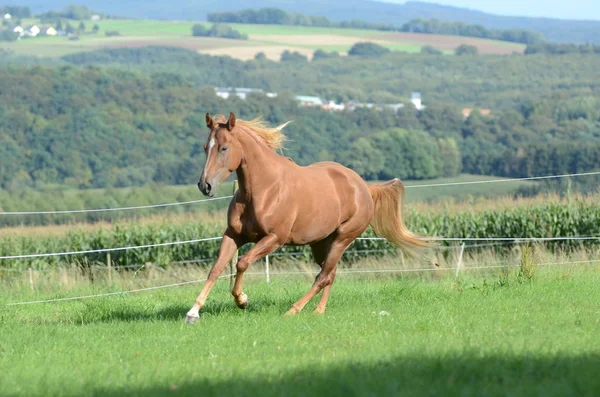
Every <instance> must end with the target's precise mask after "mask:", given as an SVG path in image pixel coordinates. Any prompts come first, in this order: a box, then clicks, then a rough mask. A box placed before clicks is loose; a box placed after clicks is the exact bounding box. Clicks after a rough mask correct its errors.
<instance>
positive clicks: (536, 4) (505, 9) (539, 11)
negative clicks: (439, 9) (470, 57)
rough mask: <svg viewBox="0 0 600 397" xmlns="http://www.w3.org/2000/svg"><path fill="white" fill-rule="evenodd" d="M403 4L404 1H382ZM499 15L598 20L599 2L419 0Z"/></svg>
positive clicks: (579, 0) (555, 0)
mask: <svg viewBox="0 0 600 397" xmlns="http://www.w3.org/2000/svg"><path fill="white" fill-rule="evenodd" d="M384 1H388V2H391V3H405V0H384ZM419 1H427V2H428V3H437V4H444V5H450V6H456V7H465V8H471V9H474V10H478V11H484V12H488V13H492V14H500V15H516V16H529V17H549V18H562V19H594V20H600V0H571V1H567V0H419Z"/></svg>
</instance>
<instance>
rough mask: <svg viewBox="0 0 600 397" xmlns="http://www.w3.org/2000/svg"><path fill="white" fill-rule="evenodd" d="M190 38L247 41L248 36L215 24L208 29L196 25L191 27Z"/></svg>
mask: <svg viewBox="0 0 600 397" xmlns="http://www.w3.org/2000/svg"><path fill="white" fill-rule="evenodd" d="M192 36H194V37H221V38H224V39H235V40H248V35H247V34H244V33H240V32H238V31H237V30H235V29H233V28H232V27H230V26H228V25H225V24H220V23H215V24H213V25H212V26H211V27H210V28H206V27H205V26H204V25H203V24H201V23H197V24H194V26H192Z"/></svg>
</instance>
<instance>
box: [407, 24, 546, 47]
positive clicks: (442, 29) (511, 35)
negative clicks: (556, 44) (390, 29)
mask: <svg viewBox="0 0 600 397" xmlns="http://www.w3.org/2000/svg"><path fill="white" fill-rule="evenodd" d="M401 31H403V32H410V33H428V34H443V35H454V36H466V37H479V38H482V39H492V40H502V41H510V42H513V43H522V44H538V43H544V42H545V41H546V40H545V39H544V36H543V35H542V34H541V33H537V32H532V31H529V30H524V29H506V30H500V29H490V28H486V27H485V26H483V25H471V24H468V23H464V22H449V21H440V20H438V19H413V20H411V21H408V22H406V23H405V24H404V25H402V28H401Z"/></svg>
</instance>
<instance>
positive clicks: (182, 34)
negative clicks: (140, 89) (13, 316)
mask: <svg viewBox="0 0 600 397" xmlns="http://www.w3.org/2000/svg"><path fill="white" fill-rule="evenodd" d="M23 22H24V24H30V23H38V22H39V21H36V20H25V21H23ZM78 24H79V23H78V22H73V25H75V26H77V25H78ZM85 24H86V29H87V30H88V31H89V30H91V29H92V27H93V26H94V24H95V23H94V22H91V21H86V22H85ZM97 24H98V26H99V27H100V30H99V31H98V34H97V35H93V34H86V35H82V36H81V37H80V40H78V41H70V40H67V38H64V37H52V38H48V37H45V38H42V37H40V38H33V39H27V40H21V41H19V42H15V43H2V44H0V48H5V49H11V50H13V51H14V52H15V53H17V54H23V55H36V56H45V57H60V56H63V55H67V54H71V53H75V52H82V51H92V50H97V49H101V48H119V47H141V46H149V45H161V46H174V47H182V48H187V49H190V50H196V51H198V52H201V53H207V54H212V55H228V56H232V57H234V58H238V59H243V60H247V59H252V58H253V57H254V56H255V55H256V54H257V53H259V52H264V53H265V55H266V56H267V57H268V58H270V59H273V60H279V57H280V56H281V53H282V52H283V51H285V50H289V51H298V52H300V53H302V54H304V55H306V56H308V57H312V53H313V52H314V51H315V50H316V49H324V50H327V51H335V52H338V53H340V54H342V55H344V54H346V53H347V52H348V50H349V49H350V48H351V47H352V45H354V44H355V43H357V42H360V41H371V42H375V43H377V44H380V45H382V46H384V47H387V48H389V49H390V50H391V51H400V52H409V53H415V52H419V51H420V50H421V47H422V46H424V45H432V46H434V47H436V48H439V49H440V50H442V51H444V52H445V53H452V51H453V50H454V49H455V48H456V47H457V46H459V45H460V44H471V45H475V46H477V47H478V48H479V51H480V52H481V53H482V54H510V53H513V52H518V53H522V52H523V51H524V48H525V46H524V45H521V44H515V43H508V42H502V41H495V40H485V39H476V38H469V37H459V36H441V35H426V34H412V33H389V32H381V31H376V30H361V29H341V28H319V27H304V26H280V25H246V24H231V25H232V26H233V27H234V28H235V29H237V30H239V31H240V32H242V33H246V34H247V35H248V36H249V40H227V39H214V38H204V37H202V38H200V37H196V38H195V37H192V36H191V31H192V26H193V25H194V22H184V21H154V20H105V21H99V22H97ZM204 24H205V25H206V26H209V24H208V23H204ZM106 31H118V32H119V33H120V34H121V35H122V37H106V36H105V32H106Z"/></svg>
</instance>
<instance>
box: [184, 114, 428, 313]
mask: <svg viewBox="0 0 600 397" xmlns="http://www.w3.org/2000/svg"><path fill="white" fill-rule="evenodd" d="M206 125H207V127H208V129H209V130H210V133H209V135H208V140H207V142H206V143H205V145H204V150H205V151H206V163H205V165H204V170H203V172H202V176H201V178H200V182H198V188H199V189H200V191H201V192H202V193H203V194H204V195H207V196H210V197H213V196H214V195H215V193H216V191H217V189H218V187H219V184H220V183H221V182H223V181H224V180H225V179H227V177H229V175H230V174H231V173H232V172H233V171H236V173H237V177H238V181H239V190H238V191H237V192H236V193H235V195H234V197H233V199H232V200H231V203H230V204H229V209H228V214H227V229H226V230H225V233H224V235H223V240H222V242H221V247H220V251H219V255H218V258H217V261H216V263H215V265H214V266H213V267H212V269H211V270H210V273H209V275H208V279H207V280H206V282H205V284H204V286H203V288H202V291H201V292H200V295H199V296H198V298H197V299H196V301H195V304H194V306H193V307H192V308H191V309H190V311H189V312H188V313H187V317H186V322H194V321H195V320H196V319H198V318H199V312H200V309H202V307H203V306H204V303H205V301H206V298H207V296H208V294H209V292H210V290H211V288H212V287H213V285H214V283H215V281H216V280H217V279H218V278H219V276H220V274H221V273H222V272H223V269H224V268H225V266H226V265H227V263H229V262H230V261H231V260H232V258H233V256H234V254H235V252H236V250H237V249H238V248H240V247H241V246H243V245H244V244H246V243H256V244H255V245H254V246H253V247H252V248H251V249H250V250H249V251H248V253H246V255H244V256H242V257H241V258H240V259H239V261H238V262H237V269H236V270H237V272H236V276H235V284H234V286H233V290H232V294H233V297H234V299H235V303H236V304H237V306H238V307H240V308H242V309H245V308H246V307H247V306H248V296H247V295H246V294H245V293H244V292H243V289H242V285H243V277H244V272H245V271H246V270H247V269H248V267H249V266H250V265H251V264H252V263H254V262H256V261H257V260H259V259H261V258H263V257H265V256H266V255H269V254H271V253H272V252H273V251H275V250H276V249H278V248H280V247H282V246H284V245H310V246H311V249H312V254H313V257H314V260H315V262H316V263H317V264H318V265H319V266H320V267H321V271H320V273H319V274H318V275H317V277H316V279H315V281H314V284H313V285H312V288H311V289H310V290H309V291H308V293H307V294H306V295H304V297H302V298H301V299H300V300H299V301H297V302H296V303H294V304H293V305H292V307H291V309H290V310H289V311H288V312H287V313H286V314H296V313H298V312H300V311H301V310H302V309H303V308H304V306H305V305H306V304H307V303H308V301H309V300H311V299H312V298H313V297H314V296H315V295H317V294H318V293H319V292H320V291H321V290H322V291H323V294H322V295H321V298H320V301H319V303H318V305H317V307H316V309H315V313H324V312H325V306H326V305H327V299H328V297H329V291H330V290H331V285H332V284H333V282H334V280H335V272H336V266H337V263H338V261H339V260H340V258H341V256H342V254H343V253H344V251H345V250H346V249H347V248H348V246H349V245H350V244H352V242H353V241H354V240H355V239H356V238H357V237H359V236H360V235H361V234H362V233H363V232H364V231H365V230H366V229H367V227H368V226H369V224H370V225H371V226H372V228H373V230H374V232H375V233H376V234H377V235H378V236H382V237H385V238H386V239H387V240H389V241H390V242H391V243H393V244H395V245H397V246H399V247H401V248H404V249H408V250H410V249H411V248H418V247H425V246H427V243H426V242H425V241H423V240H422V239H420V238H419V237H418V236H417V235H415V234H414V233H412V232H410V231H409V230H408V229H407V228H406V226H405V225H404V222H403V214H402V207H403V200H404V186H403V184H402V182H401V181H400V180H399V179H394V180H392V181H389V182H386V183H383V184H375V185H368V184H367V183H366V182H365V181H364V180H363V179H362V178H361V177H360V176H359V175H358V174H357V173H355V172H354V171H352V170H350V169H348V168H346V167H344V166H342V165H340V164H338V163H334V162H320V163H315V164H312V165H309V166H307V167H301V166H299V165H297V164H295V163H294V162H293V161H291V159H289V158H287V157H283V156H280V155H278V154H277V153H276V152H275V149H278V148H281V146H282V142H283V140H284V139H285V136H284V135H283V134H282V132H281V130H282V129H283V127H285V126H286V125H287V123H286V124H284V125H281V126H279V127H277V128H267V127H266V126H265V125H264V124H263V123H262V122H260V120H258V119H255V120H252V121H243V120H236V117H235V114H234V113H231V114H230V115H229V119H228V120H225V119H224V118H222V117H219V118H215V119H213V118H212V117H211V116H210V114H208V113H207V114H206Z"/></svg>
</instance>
